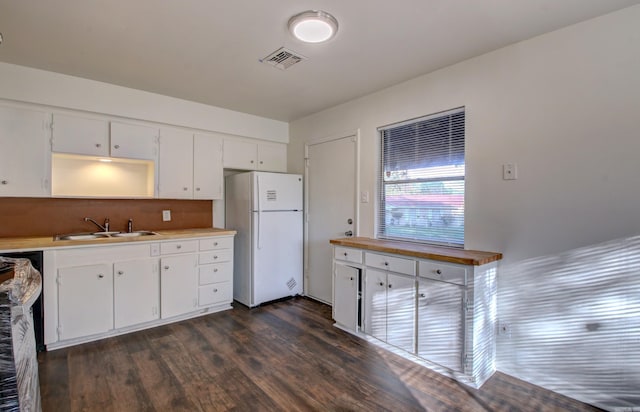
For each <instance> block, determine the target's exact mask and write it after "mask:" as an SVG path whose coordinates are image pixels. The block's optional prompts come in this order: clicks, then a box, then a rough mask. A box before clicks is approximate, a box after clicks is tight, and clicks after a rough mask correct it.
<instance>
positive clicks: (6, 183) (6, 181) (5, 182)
mask: <svg viewBox="0 0 640 412" xmlns="http://www.w3.org/2000/svg"><path fill="white" fill-rule="evenodd" d="M0 183H2V184H3V185H8V184H9V181H8V180H3V181H2V182H0Z"/></svg>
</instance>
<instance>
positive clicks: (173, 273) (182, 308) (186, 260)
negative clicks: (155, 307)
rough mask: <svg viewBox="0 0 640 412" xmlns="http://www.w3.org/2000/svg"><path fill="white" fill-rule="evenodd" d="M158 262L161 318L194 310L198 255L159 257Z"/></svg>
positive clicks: (196, 305)
mask: <svg viewBox="0 0 640 412" xmlns="http://www.w3.org/2000/svg"><path fill="white" fill-rule="evenodd" d="M160 264H161V267H162V269H161V274H160V299H161V301H162V306H161V314H162V319H166V318H171V317H174V316H178V315H182V314H185V313H187V312H191V311H193V310H195V309H196V308H197V307H198V296H197V280H196V276H197V275H198V272H197V270H198V255H196V254H188V255H180V256H167V257H163V258H162V259H161V263H160Z"/></svg>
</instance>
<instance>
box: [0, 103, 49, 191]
mask: <svg viewBox="0 0 640 412" xmlns="http://www.w3.org/2000/svg"><path fill="white" fill-rule="evenodd" d="M48 125H49V116H48V115H47V114H46V113H44V112H39V111H34V110H26V109H21V108H14V107H4V106H0V196H33V197H39V196H49V194H50V193H51V187H50V184H49V177H50V174H51V168H50V165H51V146H50V143H49V127H48Z"/></svg>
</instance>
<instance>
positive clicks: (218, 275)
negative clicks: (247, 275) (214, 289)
mask: <svg viewBox="0 0 640 412" xmlns="http://www.w3.org/2000/svg"><path fill="white" fill-rule="evenodd" d="M198 271H199V274H200V275H199V284H200V285H208V284H210V283H216V282H227V281H231V279H232V278H233V266H232V264H231V262H224V263H216V264H213V265H205V266H200V268H199V270H198Z"/></svg>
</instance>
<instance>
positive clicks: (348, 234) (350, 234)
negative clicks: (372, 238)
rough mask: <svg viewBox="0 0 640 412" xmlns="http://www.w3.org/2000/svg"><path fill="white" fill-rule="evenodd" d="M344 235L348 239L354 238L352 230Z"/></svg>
mask: <svg viewBox="0 0 640 412" xmlns="http://www.w3.org/2000/svg"><path fill="white" fill-rule="evenodd" d="M344 235H345V236H346V237H351V236H353V231H351V230H347V231H346V232H344Z"/></svg>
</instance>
